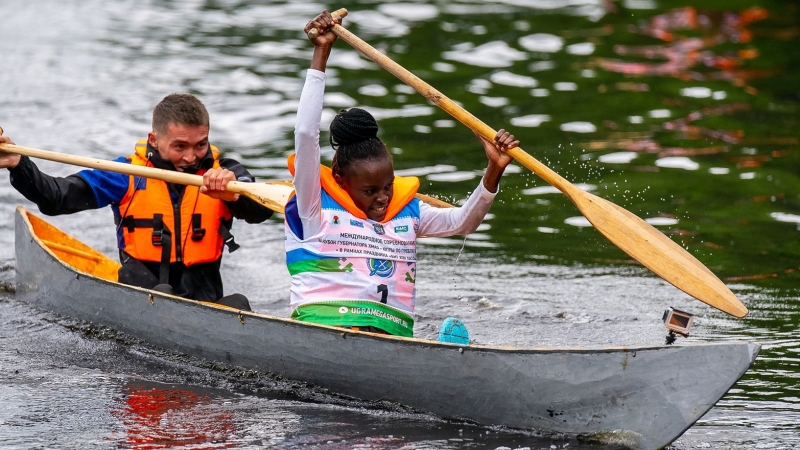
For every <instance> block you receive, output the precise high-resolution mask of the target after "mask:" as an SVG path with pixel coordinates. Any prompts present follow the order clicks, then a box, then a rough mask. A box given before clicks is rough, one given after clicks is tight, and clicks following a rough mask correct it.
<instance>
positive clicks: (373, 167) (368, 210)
mask: <svg viewBox="0 0 800 450" xmlns="http://www.w3.org/2000/svg"><path fill="white" fill-rule="evenodd" d="M334 178H335V179H336V182H337V183H339V186H341V187H342V189H344V190H345V191H347V193H348V194H350V198H351V199H353V203H355V204H356V206H357V207H358V208H359V209H360V210H362V211H364V213H365V214H366V215H367V217H368V218H369V219H371V220H374V221H376V222H380V221H382V220H383V218H384V217H386V207H387V206H389V202H390V201H391V200H392V196H393V195H394V165H393V164H392V160H391V158H381V159H368V160H364V161H357V162H355V163H353V165H352V166H351V167H350V168H349V173H348V174H347V176H344V177H340V176H339V175H335V176H334Z"/></svg>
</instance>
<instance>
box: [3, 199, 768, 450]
mask: <svg viewBox="0 0 800 450" xmlns="http://www.w3.org/2000/svg"><path fill="white" fill-rule="evenodd" d="M28 214H29V213H27V212H26V211H24V210H23V209H22V208H18V209H17V213H16V223H15V225H16V242H15V246H16V255H17V261H16V269H17V282H16V283H17V296H18V297H19V298H21V299H22V300H25V301H27V302H29V303H32V304H34V305H37V306H38V307H41V308H43V309H46V310H50V311H53V312H55V313H58V314H61V315H64V316H69V317H73V318H77V319H81V320H85V321H89V322H92V323H95V324H99V325H103V326H107V327H111V328H114V329H116V330H119V331H122V332H125V333H128V334H130V335H132V336H135V337H137V338H139V339H142V340H144V341H147V342H149V343H151V344H153V345H155V346H158V347H162V348H167V349H171V350H176V351H179V352H182V353H186V354H188V355H191V356H195V357H200V358H205V359H208V360H213V361H222V362H226V363H229V364H232V365H236V366H241V367H246V368H256V369H260V370H264V371H269V372H274V373H278V374H282V375H284V376H287V377H290V378H293V379H297V380H301V381H306V382H310V383H313V384H315V385H318V386H321V387H324V388H328V389H330V390H331V391H333V392H336V393H340V394H343V395H348V396H352V397H356V398H360V399H364V400H390V401H395V402H399V403H402V404H404V405H408V406H411V407H413V408H416V409H418V410H421V411H426V412H430V413H433V414H436V415H439V416H441V417H445V418H457V419H467V420H471V421H475V422H478V423H480V424H485V425H503V426H508V427H515V428H524V429H533V430H539V431H543V432H550V433H552V432H555V433H566V434H570V435H588V436H590V437H592V438H596V439H599V440H601V441H602V440H606V441H607V440H609V439H610V440H612V441H615V442H618V443H623V444H625V445H627V446H629V447H631V448H642V449H656V448H661V447H664V446H666V445H668V444H669V443H670V442H672V441H673V440H675V439H676V438H677V437H679V436H680V435H681V434H682V433H683V432H684V431H685V430H686V429H688V428H689V427H690V426H691V425H692V424H693V423H695V421H697V420H698V419H699V418H700V417H701V416H702V415H703V414H705V413H706V412H707V411H708V410H709V409H710V408H711V407H713V405H714V404H715V403H716V402H717V401H718V400H719V399H720V398H721V397H722V396H723V395H724V394H725V393H726V392H727V391H728V389H730V387H731V386H732V385H733V384H734V383H735V382H736V381H737V380H738V379H739V378H740V377H741V376H742V375H743V374H744V373H745V371H746V370H747V369H748V368H749V367H750V365H751V364H752V362H753V361H754V359H755V357H756V355H757V353H758V350H759V348H760V346H759V344H756V343H749V342H723V343H708V344H693V345H682V346H678V345H674V346H658V347H636V348H633V347H630V348H621V347H615V348H593V349H564V348H512V347H488V346H474V345H473V346H459V345H454V344H443V343H439V342H436V341H427V340H420V339H409V338H400V337H391V336H389V337H387V336H380V335H374V334H369V333H361V332H356V331H349V330H347V331H345V330H342V329H337V328H331V327H325V326H318V325H312V324H306V323H301V322H297V321H293V320H291V319H285V318H280V317H274V316H268V315H263V314H258V313H251V312H242V311H237V310H235V309H231V308H226V307H224V306H217V305H214V304H208V303H202V302H197V301H193V300H186V299H181V298H178V297H174V296H169V295H164V294H160V293H157V292H153V291H149V290H145V289H141V288H136V287H132V286H127V285H122V284H119V283H115V282H112V281H108V280H105V279H102V278H98V277H95V276H92V275H89V274H87V273H83V272H80V271H77V270H75V269H74V268H73V267H71V266H69V265H67V264H65V263H64V262H62V261H61V260H59V259H58V258H57V257H56V254H55V253H54V252H53V251H51V250H49V249H48V248H47V247H46V246H45V245H44V244H42V242H41V241H40V239H39V238H38V237H37V236H35V234H34V230H33V228H32V226H31V223H30V221H29V219H28Z"/></svg>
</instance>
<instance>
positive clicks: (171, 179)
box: [0, 127, 452, 214]
mask: <svg viewBox="0 0 800 450" xmlns="http://www.w3.org/2000/svg"><path fill="white" fill-rule="evenodd" d="M2 134H3V128H2V127H0V135H2ZM0 151H2V152H6V153H15V154H17V155H25V156H31V157H35V158H40V159H46V160H48V161H55V162H60V163H65V164H72V165H75V166H81V167H88V168H90V169H99V170H105V171H108V172H115V173H122V174H125V175H134V176H139V177H145V178H153V179H156V180H161V181H166V182H167V183H176V184H185V185H189V186H202V185H203V177H202V176H200V175H193V174H189V173H182V172H175V171H172V170H164V169H157V168H155V167H146V166H134V165H132V164H125V163H121V162H114V161H106V160H102V159H95V158H87V157H84V156H76V155H69V154H66V153H58V152H51V151H47V150H39V149H35V148H29V147H21V146H19V145H11V144H0ZM227 190H228V191H231V192H236V193H238V194H241V195H244V196H246V197H248V198H250V199H253V200H254V201H256V202H258V203H260V204H262V205H264V206H265V207H267V208H269V209H271V210H273V211H275V212H278V213H281V214H283V207H284V206H285V205H286V202H287V201H289V198H290V197H291V195H292V192H293V191H294V185H293V184H292V182H291V181H288V180H273V181H265V182H262V183H246V182H241V181H231V182H229V183H228V188H227ZM417 198H419V199H420V200H422V201H424V202H425V203H428V204H429V205H431V206H435V207H438V208H448V207H452V205H450V204H448V203H447V202H444V201H442V200H439V199H436V198H433V197H429V196H427V195H424V194H417Z"/></svg>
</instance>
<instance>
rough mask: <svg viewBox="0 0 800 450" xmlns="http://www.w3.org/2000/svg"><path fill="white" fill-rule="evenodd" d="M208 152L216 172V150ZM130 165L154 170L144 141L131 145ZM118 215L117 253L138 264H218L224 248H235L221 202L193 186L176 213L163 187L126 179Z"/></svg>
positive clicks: (228, 214)
mask: <svg viewBox="0 0 800 450" xmlns="http://www.w3.org/2000/svg"><path fill="white" fill-rule="evenodd" d="M211 152H212V155H213V157H214V166H213V167H214V168H218V167H219V161H218V158H219V149H218V148H217V147H216V146H214V145H212V146H211ZM129 159H130V161H131V164H133V165H137V166H148V167H153V164H152V163H151V162H150V161H148V157H147V140H146V139H141V140H139V141H138V142H137V143H136V152H135V153H134V154H133V155H131V156H130V157H129ZM203 173H205V170H200V171H199V172H198V175H202V174H203ZM119 214H120V216H119V217H116V218H115V219H116V221H117V225H118V226H119V228H120V232H121V233H122V239H121V240H120V250H124V251H125V253H127V254H129V255H131V256H132V257H134V258H136V259H138V260H140V261H150V262H160V263H162V264H164V263H166V262H167V259H168V261H169V262H170V263H173V262H183V263H184V264H185V265H187V266H191V265H193V264H199V263H206V262H212V261H216V260H218V259H219V258H221V257H222V249H223V246H224V245H225V244H226V243H227V244H228V247H229V249H230V251H233V250H235V249H236V248H238V246H237V245H236V244H235V243H234V242H233V236H231V234H230V231H229V230H228V226H227V224H226V222H227V223H230V221H231V219H232V217H233V215H232V214H231V211H230V209H228V206H227V205H225V203H224V202H223V201H222V200H217V199H215V198H211V197H209V196H208V195H204V194H201V193H200V188H199V187H197V186H186V189H185V190H184V192H183V197H182V198H181V201H180V205H179V207H178V206H173V203H172V200H171V197H170V193H169V188H168V186H167V183H166V182H164V181H161V180H154V179H152V178H142V177H134V176H131V177H130V181H129V183H128V191H127V192H126V193H125V196H124V197H123V198H122V201H120V204H119ZM168 250H169V254H167V251H168Z"/></svg>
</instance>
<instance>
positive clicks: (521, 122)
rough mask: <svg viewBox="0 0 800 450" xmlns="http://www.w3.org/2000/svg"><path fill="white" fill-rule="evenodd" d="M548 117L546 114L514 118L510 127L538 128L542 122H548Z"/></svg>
mask: <svg viewBox="0 0 800 450" xmlns="http://www.w3.org/2000/svg"><path fill="white" fill-rule="evenodd" d="M549 121H550V116H549V115H547V114H528V115H527V116H522V117H514V118H512V119H511V125H514V126H515V127H538V126H539V125H541V124H543V123H544V122H549Z"/></svg>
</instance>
